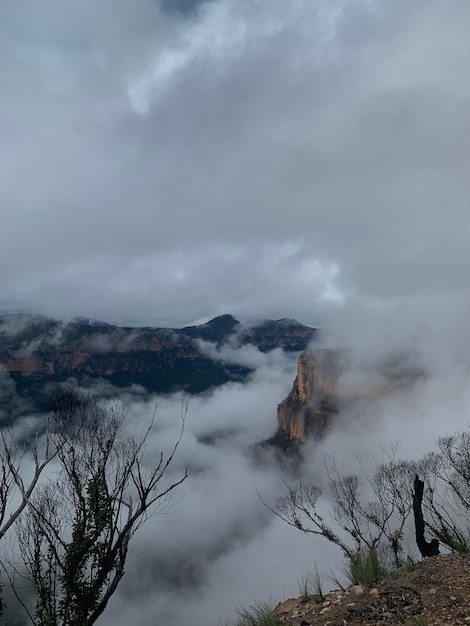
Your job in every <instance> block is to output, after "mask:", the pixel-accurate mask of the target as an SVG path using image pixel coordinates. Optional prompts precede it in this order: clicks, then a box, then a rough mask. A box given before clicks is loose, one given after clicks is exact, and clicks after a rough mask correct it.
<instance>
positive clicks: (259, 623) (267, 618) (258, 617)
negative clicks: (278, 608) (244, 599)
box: [234, 600, 281, 626]
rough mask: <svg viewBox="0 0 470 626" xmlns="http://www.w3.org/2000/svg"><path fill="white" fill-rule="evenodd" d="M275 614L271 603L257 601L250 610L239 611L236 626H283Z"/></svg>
mask: <svg viewBox="0 0 470 626" xmlns="http://www.w3.org/2000/svg"><path fill="white" fill-rule="evenodd" d="M273 612H274V609H273V607H272V606H271V603H270V602H263V601H261V600H256V601H255V602H253V604H251V605H250V606H249V607H248V608H244V609H240V610H238V611H237V614H238V619H237V621H236V622H235V624H234V626H281V622H280V620H279V619H278V618H277V617H276V616H275V615H274V614H273Z"/></svg>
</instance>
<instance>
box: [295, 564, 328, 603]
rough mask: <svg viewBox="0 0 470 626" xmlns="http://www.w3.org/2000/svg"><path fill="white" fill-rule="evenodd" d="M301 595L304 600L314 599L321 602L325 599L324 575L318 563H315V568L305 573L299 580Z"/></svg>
mask: <svg viewBox="0 0 470 626" xmlns="http://www.w3.org/2000/svg"><path fill="white" fill-rule="evenodd" d="M297 582H298V585H299V593H300V596H301V597H302V598H303V600H308V599H311V598H314V599H315V601H317V602H321V601H322V600H323V599H324V594H323V584H322V575H321V572H320V568H319V567H318V565H317V562H316V561H315V560H314V561H313V568H312V569H310V570H308V571H307V572H304V573H303V574H302V576H301V577H300V579H297Z"/></svg>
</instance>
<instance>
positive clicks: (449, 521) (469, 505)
mask: <svg viewBox="0 0 470 626" xmlns="http://www.w3.org/2000/svg"><path fill="white" fill-rule="evenodd" d="M437 447H438V452H431V453H429V454H427V455H425V456H424V457H423V459H421V461H420V463H419V464H418V469H419V473H420V474H422V475H423V478H424V483H425V487H426V488H425V489H424V493H423V508H424V509H425V511H426V526H427V527H428V528H429V530H430V531H431V532H432V533H433V534H434V536H435V537H436V538H437V540H439V541H440V542H441V543H442V544H443V545H445V546H447V547H448V548H450V549H451V550H452V551H456V552H463V553H468V552H470V523H469V521H468V518H469V514H470V432H469V431H463V432H460V433H456V434H455V435H452V436H448V437H443V438H441V439H439V440H438V442H437Z"/></svg>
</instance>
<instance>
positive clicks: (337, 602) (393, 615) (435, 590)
mask: <svg viewBox="0 0 470 626" xmlns="http://www.w3.org/2000/svg"><path fill="white" fill-rule="evenodd" d="M275 614H276V615H277V616H278V617H279V619H280V621H281V622H282V623H283V624H285V625H286V626H358V625H359V624H362V625H364V624H367V625H369V626H378V625H383V626H393V625H398V624H405V625H406V626H444V625H450V624H452V625H453V626H457V625H459V624H469V625H470V556H461V555H458V554H446V555H443V554H441V555H439V556H436V557H430V558H426V559H424V560H423V561H422V562H420V563H417V564H416V565H415V568H414V570H413V571H411V572H410V571H406V570H405V569H401V570H398V571H397V572H395V573H394V574H392V575H391V576H389V577H388V578H385V579H384V580H382V581H380V582H378V583H375V584H373V585H353V586H351V587H348V588H347V589H345V590H337V591H332V592H330V593H328V594H325V595H324V596H323V598H320V597H319V596H309V597H308V598H305V599H303V598H292V599H290V600H286V601H285V602H282V603H281V604H279V605H278V606H277V607H276V610H275Z"/></svg>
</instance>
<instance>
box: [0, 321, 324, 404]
mask: <svg viewBox="0 0 470 626" xmlns="http://www.w3.org/2000/svg"><path fill="white" fill-rule="evenodd" d="M314 333H315V329H313V328H309V327H307V326H303V325H302V324H299V323H298V322H295V321H293V320H277V321H273V320H268V321H263V322H260V323H259V324H257V325H253V326H251V327H247V328H245V327H243V326H242V325H241V324H240V323H239V322H238V321H237V320H236V319H235V318H234V317H232V316H231V315H222V316H220V317H216V318H214V319H213V320H211V321H209V322H207V323H206V324H200V325H198V326H187V327H184V328H180V329H172V328H132V327H131V328H129V327H120V326H114V325H112V324H107V323H105V322H96V321H90V320H83V319H78V320H75V321H73V322H70V323H63V322H58V321H56V320H51V319H47V318H43V317H38V316H15V315H2V316H0V367H1V368H2V369H3V371H4V372H7V373H8V374H9V375H10V376H11V377H12V378H13V379H14V381H15V382H16V383H17V387H18V390H19V391H30V392H31V394H30V395H34V394H36V393H37V392H38V389H40V388H41V387H44V385H47V384H49V383H57V382H61V381H64V380H67V379H69V378H70V377H73V378H76V379H78V380H79V381H80V382H83V381H84V380H93V379H97V378H100V379H104V380H106V381H108V382H110V383H112V384H114V385H118V386H129V385H141V386H143V387H145V388H146V389H149V390H151V391H157V392H160V393H168V392H172V391H175V390H179V389H183V390H185V391H188V392H191V393H197V392H200V391H204V390H206V389H209V388H210V387H213V386H215V385H219V384H223V383H225V382H228V381H232V380H233V381H237V380H244V378H246V376H247V375H248V374H249V373H250V371H251V370H250V369H249V368H247V367H243V366H240V365H237V364H234V363H230V362H227V361H224V360H222V359H217V358H213V357H211V356H210V355H208V353H207V351H205V350H204V346H203V343H202V342H211V343H212V344H215V345H216V346H218V347H220V346H221V345H222V344H224V343H225V342H227V341H230V343H231V345H235V346H236V345H238V346H242V345H247V344H251V345H254V346H256V347H258V348H259V349H260V350H262V351H269V350H272V349H274V348H279V347H280V348H282V349H284V350H288V351H296V350H297V351H302V350H304V349H305V348H306V346H307V344H308V342H309V340H310V339H311V338H312V336H313V335H314Z"/></svg>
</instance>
